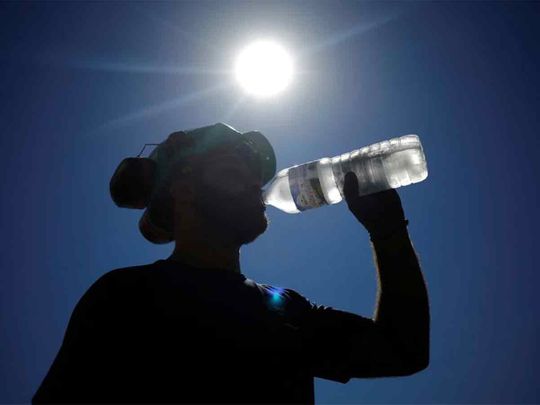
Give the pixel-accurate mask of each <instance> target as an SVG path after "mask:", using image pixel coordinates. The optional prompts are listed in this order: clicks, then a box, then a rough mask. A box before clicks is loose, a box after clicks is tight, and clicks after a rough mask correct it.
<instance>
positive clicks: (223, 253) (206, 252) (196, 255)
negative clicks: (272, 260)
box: [168, 238, 241, 273]
mask: <svg viewBox="0 0 540 405" xmlns="http://www.w3.org/2000/svg"><path fill="white" fill-rule="evenodd" d="M168 260H173V261H178V262H181V263H184V264H187V265H189V266H192V267H196V268H203V269H206V268H208V269H210V268H212V269H224V270H230V271H234V272H237V273H240V271H241V270H240V249H239V247H233V246H223V245H220V244H218V243H212V242H211V241H209V240H207V239H205V240H199V241H198V240H195V239H192V238H191V239H190V240H188V241H182V242H179V241H177V242H176V247H175V249H174V252H173V253H172V254H171V256H169V258H168Z"/></svg>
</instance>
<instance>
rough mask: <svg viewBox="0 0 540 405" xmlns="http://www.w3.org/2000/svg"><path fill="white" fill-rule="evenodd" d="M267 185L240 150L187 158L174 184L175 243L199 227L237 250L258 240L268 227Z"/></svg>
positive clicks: (226, 148)
mask: <svg viewBox="0 0 540 405" xmlns="http://www.w3.org/2000/svg"><path fill="white" fill-rule="evenodd" d="M262 181H263V180H262V179H261V176H260V174H259V173H258V172H257V171H256V170H255V168H254V167H253V166H252V165H250V164H249V163H248V161H247V160H246V156H245V155H243V154H242V153H241V152H239V151H238V150H237V148H235V147H231V146H225V147H223V148H219V149H217V150H214V151H212V152H210V153H208V154H205V155H201V156H196V157H192V158H188V159H186V160H185V161H184V162H183V163H182V164H181V170H180V171H179V175H177V176H176V177H175V178H173V179H172V180H171V182H170V186H169V193H170V195H171V198H172V200H173V203H172V205H173V212H174V214H173V215H174V227H175V230H174V234H175V239H177V240H178V239H182V238H183V237H186V235H184V234H183V233H184V232H189V231H190V230H191V229H192V228H193V227H196V228H197V229H199V230H201V229H202V230H203V231H205V232H209V233H212V234H213V236H215V235H219V236H220V237H221V238H225V239H228V240H229V241H230V242H231V244H234V245H238V246H240V245H242V244H246V243H250V242H252V241H253V240H255V239H256V238H257V237H258V236H259V235H260V234H262V233H263V232H264V231H265V230H266V228H267V226H268V221H267V217H266V215H265V206H264V203H263V198H262V186H263V183H262Z"/></svg>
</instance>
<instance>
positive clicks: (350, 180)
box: [343, 172, 358, 200]
mask: <svg viewBox="0 0 540 405" xmlns="http://www.w3.org/2000/svg"><path fill="white" fill-rule="evenodd" d="M343 193H344V194H345V199H346V200H350V199H351V198H353V197H357V196H358V179H357V178H356V174H354V173H353V172H347V174H345V181H344V183H343Z"/></svg>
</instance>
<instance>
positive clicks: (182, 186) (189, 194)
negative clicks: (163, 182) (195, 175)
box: [169, 176, 195, 204]
mask: <svg viewBox="0 0 540 405" xmlns="http://www.w3.org/2000/svg"><path fill="white" fill-rule="evenodd" d="M169 192H170V193H171V196H172V197H173V198H174V201H175V203H176V204H178V203H192V202H193V201H194V200H195V190H194V188H193V183H192V182H191V179H190V178H189V177H188V176H186V177H180V178H177V179H175V180H173V181H172V182H171V185H170V186H169Z"/></svg>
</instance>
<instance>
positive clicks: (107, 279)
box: [85, 263, 156, 299]
mask: <svg viewBox="0 0 540 405" xmlns="http://www.w3.org/2000/svg"><path fill="white" fill-rule="evenodd" d="M155 266H156V264H155V263H151V264H144V265H137V266H127V267H120V268H116V269H113V270H109V271H108V272H106V273H105V274H103V275H101V276H99V277H98V278H97V279H96V281H94V282H93V283H92V285H91V286H90V287H89V288H88V290H87V291H86V293H85V296H87V297H88V298H91V299H99V298H108V299H121V298H122V297H124V296H125V295H129V294H131V293H136V292H140V290H141V289H144V288H146V287H147V286H148V283H149V281H150V279H151V278H152V275H153V273H152V270H154V268H155Z"/></svg>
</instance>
